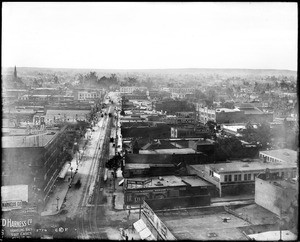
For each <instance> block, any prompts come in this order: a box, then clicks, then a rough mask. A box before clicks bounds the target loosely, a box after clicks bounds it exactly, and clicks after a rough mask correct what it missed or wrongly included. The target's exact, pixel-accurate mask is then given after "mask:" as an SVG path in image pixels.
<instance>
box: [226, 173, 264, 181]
mask: <svg viewBox="0 0 300 242" xmlns="http://www.w3.org/2000/svg"><path fill="white" fill-rule="evenodd" d="M258 174H259V173H254V174H253V176H252V174H251V173H246V174H243V176H242V174H235V175H225V176H224V181H225V182H231V181H242V178H243V181H251V180H255V177H256V176H257V175H258Z"/></svg>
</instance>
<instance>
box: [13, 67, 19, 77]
mask: <svg viewBox="0 0 300 242" xmlns="http://www.w3.org/2000/svg"><path fill="white" fill-rule="evenodd" d="M17 78H18V74H17V67H16V66H15V69H14V79H15V80H16V79H17Z"/></svg>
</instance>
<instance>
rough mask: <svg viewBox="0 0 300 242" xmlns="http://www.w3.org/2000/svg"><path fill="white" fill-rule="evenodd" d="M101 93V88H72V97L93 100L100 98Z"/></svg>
mask: <svg viewBox="0 0 300 242" xmlns="http://www.w3.org/2000/svg"><path fill="white" fill-rule="evenodd" d="M103 93H104V91H103V90H102V89H76V90H74V99H75V100H80V101H82V100H89V101H94V100H97V99H99V98H101V97H102V96H103Z"/></svg>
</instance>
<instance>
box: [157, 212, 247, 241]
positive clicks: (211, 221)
mask: <svg viewBox="0 0 300 242" xmlns="http://www.w3.org/2000/svg"><path fill="white" fill-rule="evenodd" d="M159 217H160V219H161V220H162V221H163V223H164V224H165V225H166V226H167V227H168V229H169V230H170V231H171V233H172V234H173V235H174V236H175V237H176V239H178V240H182V239H183V240H209V239H210V240H220V239H221V240H239V239H240V238H244V235H243V233H242V232H241V231H240V230H239V229H238V228H237V227H242V226H248V225H250V224H249V223H248V222H246V221H244V220H242V219H240V218H238V217H235V216H234V215H232V214H230V213H227V212H225V211H224V212H215V213H211V214H205V215H197V214H194V213H188V215H183V214H181V213H179V214H178V215H171V216H170V215H167V216H162V215H161V214H160V215H159ZM223 218H228V221H229V222H227V223H225V222H223ZM245 240H246V239H245Z"/></svg>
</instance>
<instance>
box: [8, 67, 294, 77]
mask: <svg viewBox="0 0 300 242" xmlns="http://www.w3.org/2000/svg"><path fill="white" fill-rule="evenodd" d="M17 70H18V73H20V74H21V73H32V72H44V73H55V72H68V73H87V72H90V71H95V72H101V73H130V72H132V73H153V74H154V73H161V74H169V73H172V74H194V75H195V74H202V75H213V74H218V75H224V76H249V75H253V76H280V75H283V76H297V71H292V70H277V69H219V68H174V69H83V68H78V69H76V68H40V67H17ZM12 71H13V67H10V68H2V73H3V74H5V73H10V72H12Z"/></svg>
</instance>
